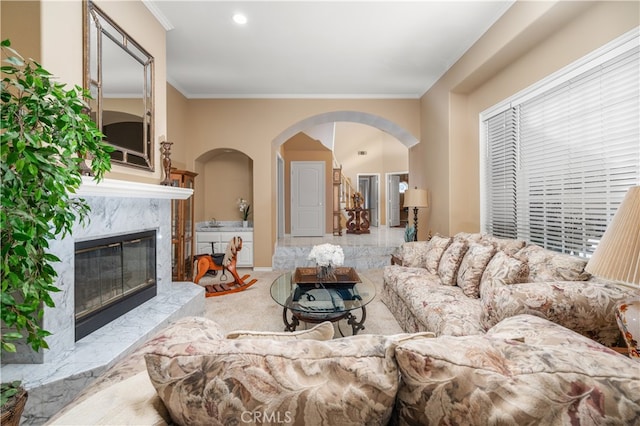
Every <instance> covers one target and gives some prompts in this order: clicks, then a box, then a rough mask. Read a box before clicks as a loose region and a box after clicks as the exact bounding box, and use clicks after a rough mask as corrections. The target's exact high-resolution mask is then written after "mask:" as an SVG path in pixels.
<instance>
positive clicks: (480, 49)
mask: <svg viewBox="0 0 640 426" xmlns="http://www.w3.org/2000/svg"><path fill="white" fill-rule="evenodd" d="M639 8H640V3H638V2H613V1H605V2H522V1H518V2H516V3H515V4H514V5H513V6H512V7H511V8H510V9H509V10H508V11H507V13H506V14H505V15H504V16H503V17H502V18H501V19H500V20H499V21H498V22H497V23H496V24H495V25H494V26H493V27H492V28H491V29H490V30H489V31H488V32H487V33H486V34H485V35H484V36H483V37H482V38H481V39H480V40H479V41H478V42H477V43H476V44H475V45H474V46H473V47H472V48H471V49H470V50H469V51H468V52H467V53H466V54H465V55H464V56H463V57H462V58H461V59H460V60H459V61H458V62H457V63H456V64H455V65H454V66H453V67H452V68H451V69H450V70H449V71H448V72H447V73H446V74H445V75H444V76H443V77H442V78H441V79H440V80H439V81H438V82H437V83H436V84H435V85H434V86H433V87H432V88H431V89H430V90H429V91H428V92H427V93H426V94H425V95H424V96H423V97H422V98H421V100H420V104H421V134H422V141H421V143H420V144H419V145H417V146H416V147H415V148H413V149H412V150H411V153H410V164H409V169H410V185H414V184H417V185H418V186H423V187H426V188H428V189H429V192H430V197H431V200H430V201H431V203H430V204H431V207H430V208H429V209H428V210H425V211H421V212H420V216H419V220H420V223H425V222H426V223H428V225H427V226H420V227H419V230H420V236H419V238H420V239H423V238H424V237H425V236H426V232H427V231H428V230H429V229H433V231H434V232H441V233H445V234H449V235H451V234H455V233H456V232H459V231H479V230H480V186H479V176H480V171H479V162H480V160H479V120H478V116H479V114H480V112H482V111H483V110H485V109H487V108H488V107H490V106H492V105H494V104H496V103H498V102H499V101H501V100H503V99H505V98H507V97H509V96H511V95H513V94H515V93H517V92H519V91H520V90H522V89H525V88H526V87H528V86H530V85H531V84H533V83H535V82H536V81H538V80H540V79H542V78H544V77H545V76H548V75H549V74H552V73H553V72H555V71H557V70H559V69H561V68H562V67H564V66H566V65H568V64H570V63H571V62H573V61H575V60H577V59H579V58H580V57H582V56H584V55H585V54H587V53H589V52H591V51H593V50H595V49H597V48H599V47H600V46H602V45H604V44H606V43H607V42H609V41H611V40H613V39H614V38H616V37H618V36H620V35H622V34H624V33H625V32H627V31H629V30H631V29H633V28H634V27H637V26H638V25H640V10H639Z"/></svg>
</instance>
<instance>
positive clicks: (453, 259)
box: [438, 239, 469, 285]
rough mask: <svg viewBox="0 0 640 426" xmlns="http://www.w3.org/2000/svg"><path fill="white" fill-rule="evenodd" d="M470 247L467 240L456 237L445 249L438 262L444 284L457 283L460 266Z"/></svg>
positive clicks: (441, 280)
mask: <svg viewBox="0 0 640 426" xmlns="http://www.w3.org/2000/svg"><path fill="white" fill-rule="evenodd" d="M468 248H469V244H468V243H467V241H465V240H457V239H454V240H453V242H452V243H451V244H449V247H447V249H446V250H445V251H444V253H443V254H442V258H441V259H440V263H439V264H438V275H439V276H440V282H441V283H442V284H443V285H456V278H457V276H458V275H457V274H458V268H459V267H460V263H462V258H463V257H464V254H465V253H466V252H467V249H468Z"/></svg>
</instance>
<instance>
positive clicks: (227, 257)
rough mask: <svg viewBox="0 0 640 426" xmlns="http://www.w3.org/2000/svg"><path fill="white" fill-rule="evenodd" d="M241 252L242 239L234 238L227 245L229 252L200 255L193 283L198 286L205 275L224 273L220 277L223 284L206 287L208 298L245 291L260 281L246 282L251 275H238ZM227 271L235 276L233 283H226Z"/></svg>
mask: <svg viewBox="0 0 640 426" xmlns="http://www.w3.org/2000/svg"><path fill="white" fill-rule="evenodd" d="M212 245H213V243H212ZM240 250H242V238H240V237H233V238H232V239H231V240H230V241H229V244H227V250H226V251H225V252H224V253H213V254H212V255H210V254H198V255H195V256H194V262H195V266H196V267H195V271H196V276H195V278H194V280H193V281H194V282H195V283H196V284H198V283H199V282H200V279H201V278H202V277H204V276H205V274H207V273H209V274H211V275H213V276H216V275H217V273H218V271H222V274H221V275H220V280H221V282H219V283H216V284H209V285H205V286H204V288H205V289H206V293H205V296H206V297H212V296H222V295H223V294H229V293H236V292H239V291H243V290H245V289H247V288H249V287H250V286H252V285H253V284H255V283H256V281H258V280H257V279H255V278H254V279H252V280H251V281H248V282H245V280H246V279H247V278H249V274H246V275H244V276H242V277H240V276H239V275H238V271H237V270H236V262H237V258H238V252H239V251H240ZM212 251H213V250H212ZM227 271H228V272H229V273H230V274H231V276H233V279H234V280H233V282H229V283H227V282H224V281H225V280H226V279H227V278H226V277H227V276H226V272H227Z"/></svg>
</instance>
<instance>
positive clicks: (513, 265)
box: [480, 251, 529, 297]
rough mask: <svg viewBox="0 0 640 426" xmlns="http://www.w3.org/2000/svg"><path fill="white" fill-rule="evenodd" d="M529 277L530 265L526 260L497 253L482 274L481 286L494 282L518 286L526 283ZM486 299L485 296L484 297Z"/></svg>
mask: <svg viewBox="0 0 640 426" xmlns="http://www.w3.org/2000/svg"><path fill="white" fill-rule="evenodd" d="M528 277H529V265H528V264H527V262H526V261H525V260H522V259H517V258H515V257H511V256H509V255H508V254H506V253H504V252H501V251H499V252H497V253H496V254H495V255H494V256H493V257H492V258H491V260H490V261H489V263H488V264H487V267H486V268H485V270H484V273H483V274H482V278H481V281H480V285H481V286H484V283H485V282H487V281H492V280H499V281H500V282H501V283H502V284H507V285H508V284H517V283H522V282H526V281H527V278H528ZM483 297H484V296H483Z"/></svg>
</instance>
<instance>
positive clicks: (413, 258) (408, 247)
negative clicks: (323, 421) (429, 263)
mask: <svg viewBox="0 0 640 426" xmlns="http://www.w3.org/2000/svg"><path fill="white" fill-rule="evenodd" d="M429 245H430V241H409V242H406V243H404V244H402V245H401V246H400V247H399V248H398V252H397V253H396V254H397V255H398V256H399V257H400V259H402V265H403V266H407V267H409V268H421V267H423V266H424V257H425V255H426V253H427V250H428V248H429Z"/></svg>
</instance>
